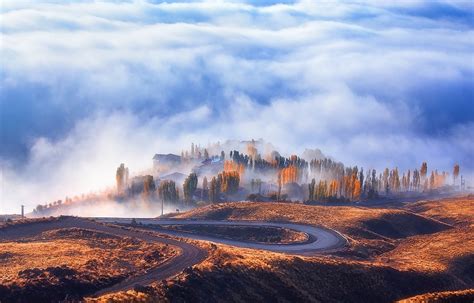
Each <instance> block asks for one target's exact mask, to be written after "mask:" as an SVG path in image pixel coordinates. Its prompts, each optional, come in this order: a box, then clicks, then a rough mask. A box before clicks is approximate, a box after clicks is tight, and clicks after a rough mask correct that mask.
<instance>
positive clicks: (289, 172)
mask: <svg viewBox="0 0 474 303" xmlns="http://www.w3.org/2000/svg"><path fill="white" fill-rule="evenodd" d="M242 146H243V147H242ZM220 148H222V149H221V150H219V149H220ZM225 148H226V146H225V145H224V146H222V145H220V144H219V143H218V144H214V145H212V146H209V147H208V148H202V147H200V146H199V145H195V144H194V143H192V144H191V148H190V150H183V151H182V152H181V155H174V154H167V155H164V154H157V155H155V157H154V158H153V159H154V163H153V168H152V169H150V170H149V171H147V172H146V173H144V174H137V175H135V176H130V173H129V169H128V167H126V166H125V164H120V165H119V167H118V168H117V170H116V172H115V190H114V191H108V192H107V193H106V196H107V198H108V199H113V200H116V201H122V202H126V201H129V200H133V199H141V200H143V201H146V202H147V203H164V204H166V205H176V206H180V205H181V206H182V207H185V208H190V207H194V206H197V205H205V204H209V203H219V202H225V201H249V200H250V201H293V202H302V203H317V202H323V203H324V202H326V203H331V202H338V203H340V202H344V203H351V202H357V201H370V200H374V199H384V198H388V197H390V198H397V197H402V196H407V195H415V194H427V193H434V192H439V191H452V190H455V189H462V186H463V184H464V183H463V181H462V176H461V182H459V181H458V179H459V177H460V167H459V165H458V164H454V165H453V169H452V172H451V173H448V172H446V171H438V170H437V169H431V170H429V167H428V163H427V162H423V163H421V165H420V166H419V168H414V169H409V170H406V171H400V170H399V169H398V168H397V167H394V168H384V169H382V170H380V171H377V170H376V169H374V168H370V169H367V170H364V168H363V167H358V166H345V165H344V164H343V163H341V162H338V161H335V160H333V159H332V158H330V157H326V156H324V155H323V154H322V153H321V152H320V151H319V150H318V153H316V154H314V155H313V156H308V155H307V154H306V155H305V156H304V157H300V156H298V155H290V156H288V157H284V156H282V155H280V153H279V152H278V151H276V150H271V151H270V152H268V151H267V152H266V153H259V149H260V150H263V148H262V144H261V142H260V141H255V140H251V141H242V142H241V144H240V150H237V149H230V150H229V151H227V152H226V151H225V150H224V149H225ZM227 148H228V146H227ZM99 196H100V195H99ZM102 196H103V194H102ZM96 198H100V197H96ZM81 199H82V200H84V197H82V198H80V197H76V198H74V199H71V198H66V199H65V200H64V201H62V200H58V201H54V202H51V203H46V204H40V205H38V206H37V208H36V209H35V210H34V212H35V213H37V214H41V213H45V212H46V213H47V210H48V208H55V207H56V208H57V207H61V205H64V204H68V203H73V202H74V201H80V200H81ZM88 199H89V200H90V199H91V197H90V196H88ZM92 199H94V195H92Z"/></svg>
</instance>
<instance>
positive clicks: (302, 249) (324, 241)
mask: <svg viewBox="0 0 474 303" xmlns="http://www.w3.org/2000/svg"><path fill="white" fill-rule="evenodd" d="M95 219H96V220H98V221H99V222H104V223H117V224H130V223H131V220H132V219H130V218H95ZM135 220H136V221H137V223H141V224H144V225H151V226H152V227H158V228H159V227H160V226H163V225H226V226H268V227H280V228H288V229H293V230H296V231H300V232H304V233H306V234H308V235H309V236H310V239H312V241H308V242H305V243H298V244H264V243H253V242H243V241H237V240H231V239H224V238H220V237H212V236H208V235H200V234H195V233H188V232H181V231H174V230H168V229H163V228H161V229H159V232H160V233H164V234H168V235H172V236H178V237H183V238H190V239H195V240H206V241H212V242H217V243H222V244H227V245H232V246H238V247H244V248H253V249H263V250H268V251H273V252H279V253H287V254H294V255H313V254H318V253H324V252H328V251H333V250H336V249H339V248H342V247H344V246H345V245H346V244H347V239H346V238H344V236H342V235H341V234H340V233H338V232H336V231H334V230H331V229H327V228H323V227H316V226H311V225H304V224H296V223H283V222H263V221H217V220H178V219H149V218H138V219H135Z"/></svg>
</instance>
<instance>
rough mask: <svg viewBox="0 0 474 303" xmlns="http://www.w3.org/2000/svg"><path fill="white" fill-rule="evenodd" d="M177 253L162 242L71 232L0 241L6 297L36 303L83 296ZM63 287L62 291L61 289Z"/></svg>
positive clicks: (0, 280)
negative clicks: (68, 296) (67, 295)
mask: <svg viewBox="0 0 474 303" xmlns="http://www.w3.org/2000/svg"><path fill="white" fill-rule="evenodd" d="M176 253H177V251H176V250H175V249H174V248H172V247H169V246H165V245H162V244H159V243H147V242H144V241H140V240H136V239H131V238H126V237H125V238H122V237H117V236H112V235H108V234H103V233H99V232H95V231H91V230H85V229H79V228H68V229H59V230H53V231H48V232H44V233H42V234H40V235H38V236H35V237H33V238H28V239H22V241H21V242H2V243H0V297H4V298H5V300H6V301H8V300H7V298H10V299H12V298H15V297H18V296H21V297H23V298H24V299H25V300H26V299H28V298H31V299H32V298H35V301H48V300H49V301H51V300H58V299H63V298H64V296H65V295H66V294H69V295H77V296H78V297H80V295H81V294H83V293H84V291H87V289H89V291H91V290H92V291H93V290H97V289H100V288H101V287H105V286H107V285H110V284H113V283H115V282H117V281H118V280H120V279H122V278H125V277H127V276H129V275H135V274H140V273H142V272H143V271H145V270H147V269H149V268H152V267H155V266H157V265H159V264H160V263H162V262H164V261H165V260H167V259H168V258H170V257H171V256H173V255H175V254H176ZM59 285H62V287H57V286H59Z"/></svg>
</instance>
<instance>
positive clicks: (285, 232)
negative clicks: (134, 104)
mask: <svg viewBox="0 0 474 303" xmlns="http://www.w3.org/2000/svg"><path fill="white" fill-rule="evenodd" d="M163 228H166V229H171V230H177V231H182V232H188V233H195V234H200V235H208V236H213V237H220V238H225V239H231V240H238V241H244V242H257V243H265V244H268V243H272V244H290V243H293V244H296V243H303V242H307V241H308V240H309V236H308V234H306V233H304V232H300V231H296V230H292V229H288V228H281V227H270V226H226V225H214V224H213V225H188V224H187V225H169V226H163Z"/></svg>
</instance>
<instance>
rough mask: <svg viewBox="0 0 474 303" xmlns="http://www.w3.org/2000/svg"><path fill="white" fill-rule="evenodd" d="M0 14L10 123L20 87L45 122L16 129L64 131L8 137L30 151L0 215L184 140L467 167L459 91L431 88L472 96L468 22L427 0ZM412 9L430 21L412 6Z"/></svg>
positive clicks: (359, 160)
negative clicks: (50, 124)
mask: <svg viewBox="0 0 474 303" xmlns="http://www.w3.org/2000/svg"><path fill="white" fill-rule="evenodd" d="M2 5H3V7H2V13H1V18H2V30H1V35H2V36H1V38H2V45H1V50H0V55H1V56H2V60H3V61H2V74H1V78H0V80H1V81H2V83H1V84H2V87H3V89H2V92H1V94H4V96H5V97H7V96H8V98H5V100H4V101H1V102H2V104H1V105H2V107H3V108H6V106H8V107H9V108H14V109H13V110H11V111H13V112H15V106H18V109H17V110H18V114H17V116H19V117H20V118H18V119H20V120H21V117H22V115H21V114H22V111H27V109H24V108H22V107H20V105H16V104H20V103H18V102H19V101H17V100H16V99H15V98H16V97H15V96H17V95H19V92H21V91H25V90H30V89H31V87H32V86H33V87H34V88H35V89H37V90H38V91H33V90H32V91H31V93H30V95H29V96H28V98H29V99H28V100H29V101H28V102H31V104H33V103H35V104H39V106H38V107H39V108H41V109H45V110H50V111H52V112H53V113H52V114H51V115H48V116H46V115H45V116H44V117H47V118H44V117H43V116H42V115H43V113H42V112H41V113H40V112H38V113H36V112H34V113H30V115H29V116H28V115H25V118H24V119H25V121H23V122H21V121H19V122H21V123H25V124H27V125H29V123H32V122H33V121H32V120H34V121H36V124H33V125H42V124H44V123H43V122H44V119H51V117H53V119H54V117H62V118H63V119H64V120H65V121H70V122H71V123H70V124H71V125H72V126H71V127H69V128H66V129H65V130H63V131H62V132H60V131H59V130H56V129H54V128H47V129H45V130H41V132H40V131H38V132H34V131H35V129H34V127H32V128H31V130H29V131H23V132H22V133H20V131H18V135H17V136H18V138H19V140H20V139H21V137H22V136H24V137H26V138H27V141H29V142H33V143H32V144H31V146H29V149H30V152H29V155H28V158H27V159H26V164H25V165H24V166H22V167H17V166H13V167H12V166H6V164H4V169H3V172H2V174H3V176H2V182H3V185H2V188H1V190H2V192H0V195H1V197H2V203H3V205H0V207H1V209H0V212H2V209H7V210H12V209H16V207H17V204H18V203H20V202H19V201H31V203H34V204H36V203H38V202H45V201H48V200H51V199H58V198H63V196H65V195H66V194H68V193H71V194H72V193H79V192H84V191H86V192H87V191H88V190H95V189H100V188H102V187H104V186H107V185H109V184H111V183H112V182H113V173H114V170H115V168H116V166H117V165H118V164H119V163H120V162H126V163H127V164H128V165H129V166H130V167H131V168H132V169H133V170H136V171H139V170H142V169H145V168H146V167H147V166H149V165H150V158H151V156H152V155H153V153H154V152H158V151H163V152H167V151H180V150H181V148H182V147H183V146H187V145H188V143H189V142H191V141H194V142H201V143H203V144H205V143H207V142H209V141H211V142H212V141H217V140H221V141H222V140H225V139H227V138H237V139H247V138H260V137H261V138H265V139H266V140H267V141H271V142H273V143H274V144H275V145H276V146H278V147H279V148H281V149H282V150H284V151H285V152H287V153H290V152H295V151H298V152H300V151H302V150H304V148H305V147H319V148H321V149H322V150H323V152H325V153H326V154H329V155H332V156H334V157H335V158H337V159H340V160H343V161H345V162H347V163H348V164H351V165H355V164H359V165H364V166H366V167H368V166H372V167H377V168H379V167H380V166H383V165H384V164H385V163H387V165H399V166H401V167H410V166H417V165H418V164H419V162H420V161H421V160H425V159H427V160H428V161H430V163H433V166H435V165H436V166H439V167H440V169H449V167H450V166H451V165H452V164H453V162H455V161H460V162H461V166H462V167H468V168H470V169H472V168H473V165H474V164H473V163H474V160H473V159H472V154H474V147H473V144H472V142H470V141H469V140H467V139H466V138H467V137H468V136H469V134H470V133H472V131H473V126H472V123H473V120H472V117H470V118H463V119H464V120H462V119H460V120H459V121H460V122H459V123H456V120H457V116H456V115H460V116H461V115H462V114H463V112H464V114H466V113H467V114H468V112H469V110H471V112H472V108H471V109H469V103H468V102H469V96H466V95H464V99H462V100H447V99H441V101H440V100H438V99H436V98H437V97H438V96H437V95H439V94H440V93H439V91H438V90H437V89H439V88H440V87H441V88H442V87H444V86H446V88H445V90H446V91H448V92H451V91H452V92H453V94H454V93H455V92H456V91H460V90H463V89H464V90H466V94H468V93H469V92H472V90H473V88H472V85H473V80H472V75H473V74H474V67H473V65H472V64H468V63H469V62H472V48H473V46H474V42H473V41H474V37H473V36H474V32H473V30H472V24H471V25H469V24H467V25H466V24H465V23H463V22H461V21H462V20H461V19H459V20H458V19H456V17H455V16H454V17H449V18H448V17H444V16H443V15H442V13H443V12H437V11H436V10H435V9H436V8H431V5H432V4H431V3H430V2H424V1H403V2H397V3H394V2H380V1H375V2H371V1H369V2H351V3H350V4H349V3H345V2H340V3H334V2H331V3H328V2H317V3H315V2H314V1H299V2H297V3H295V4H278V5H272V6H261V7H260V6H253V5H251V4H247V3H239V2H236V1H235V2H232V3H229V2H224V1H206V2H191V3H158V4H152V3H149V2H147V1H128V2H120V3H117V2H88V1H84V2H68V3H65V2H50V3H38V2H35V1H4V3H2ZM437 5H448V6H449V7H452V8H453V9H454V10H458V11H461V12H462V11H464V12H466V11H467V12H466V13H469V11H468V8H466V7H465V6H464V5H461V4H460V3H458V2H454V3H451V2H448V1H447V2H438V3H437ZM426 7H428V8H431V14H433V10H434V13H436V14H441V17H440V18H432V17H431V16H429V15H423V12H421V13H417V12H418V11H420V10H421V11H422V9H423V8H426ZM407 11H409V13H406V12H407ZM455 12H457V11H455ZM430 92H433V93H432V95H430ZM22 96H23V95H22ZM456 96H460V95H459V94H458V95H456ZM461 97H462V94H461ZM24 98H26V97H24ZM443 98H444V97H443ZM439 102H442V104H441V105H439V104H438V103H439ZM450 102H457V103H455V104H456V105H453V106H451V105H450V104H451V103H450ZM471 102H472V96H471ZM453 107H454V108H458V110H455V109H453ZM35 108H37V107H35ZM15 113H16V112H15ZM447 113H449V114H447ZM446 115H447V116H446ZM453 115H454V116H453ZM5 119H6V120H8V121H6V123H9V121H10V122H11V121H13V120H12V119H13V118H10V117H5ZM64 120H59V121H64ZM13 122H16V121H13ZM13 122H11V123H13ZM431 128H432V129H433V131H432V132H430V131H427V129H428V130H430V129H431ZM30 131H31V132H30ZM58 132H59V133H58ZM53 134H54V135H53ZM15 135H16V134H15ZM25 140H26V139H25ZM3 163H7V164H9V163H10V161H9V159H8V158H5V159H3ZM84 176H87V178H84ZM6 189H7V190H6ZM4 201H5V202H4ZM28 203H30V202H28Z"/></svg>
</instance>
